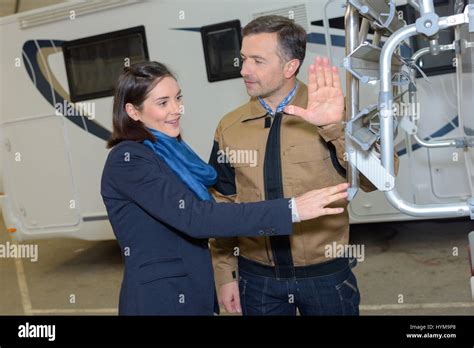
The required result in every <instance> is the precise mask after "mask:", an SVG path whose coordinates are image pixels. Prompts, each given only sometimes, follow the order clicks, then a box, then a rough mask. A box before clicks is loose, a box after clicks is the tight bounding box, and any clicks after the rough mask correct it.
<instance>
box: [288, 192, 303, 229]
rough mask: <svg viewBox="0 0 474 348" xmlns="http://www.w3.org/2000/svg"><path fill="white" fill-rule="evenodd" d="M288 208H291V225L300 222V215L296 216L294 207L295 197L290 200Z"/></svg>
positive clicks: (296, 208) (295, 207)
mask: <svg viewBox="0 0 474 348" xmlns="http://www.w3.org/2000/svg"><path fill="white" fill-rule="evenodd" d="M290 206H291V221H292V222H293V223H295V222H301V219H300V215H299V214H298V207H297V206H296V199H295V197H292V198H291V200H290Z"/></svg>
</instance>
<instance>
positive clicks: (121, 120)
mask: <svg viewBox="0 0 474 348" xmlns="http://www.w3.org/2000/svg"><path fill="white" fill-rule="evenodd" d="M167 76H169V77H172V78H174V79H175V80H176V77H175V76H174V75H173V74H172V73H171V71H170V70H169V69H168V68H167V67H166V66H165V65H164V64H162V63H158V62H142V63H136V64H133V65H131V66H130V67H125V68H124V70H123V73H122V74H121V75H120V77H119V79H118V82H117V86H116V88H115V95H114V106H113V112H112V125H113V131H112V135H111V137H110V139H109V140H108V142H107V148H111V147H113V146H115V145H117V144H118V143H120V142H121V141H124V140H134V141H139V142H141V141H143V140H145V139H149V140H151V141H152V142H155V141H156V138H155V136H154V135H153V134H152V133H151V132H150V131H149V130H148V129H147V128H146V126H145V125H144V124H143V122H141V121H135V120H134V119H132V118H131V117H130V116H128V114H127V112H126V111H125V105H126V104H127V103H131V104H133V105H134V106H135V107H136V108H137V109H138V110H141V108H142V106H143V102H144V101H145V99H146V98H147V97H148V93H150V91H151V90H152V89H153V88H155V86H156V85H157V83H158V82H160V81H161V80H162V79H163V78H164V77H167Z"/></svg>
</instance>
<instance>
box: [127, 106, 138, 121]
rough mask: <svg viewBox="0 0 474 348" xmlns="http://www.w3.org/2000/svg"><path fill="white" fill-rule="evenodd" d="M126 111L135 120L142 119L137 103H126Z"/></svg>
mask: <svg viewBox="0 0 474 348" xmlns="http://www.w3.org/2000/svg"><path fill="white" fill-rule="evenodd" d="M125 112H126V113H127V114H128V116H129V117H130V118H132V119H133V120H135V121H140V112H139V111H138V110H137V108H136V107H135V105H133V104H131V103H127V104H125Z"/></svg>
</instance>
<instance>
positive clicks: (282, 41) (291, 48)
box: [243, 15, 306, 75]
mask: <svg viewBox="0 0 474 348" xmlns="http://www.w3.org/2000/svg"><path fill="white" fill-rule="evenodd" d="M260 33H277V38H278V48H279V52H278V53H279V56H280V58H281V60H282V61H284V62H288V61H290V60H292V59H298V60H299V61H300V67H301V64H302V63H303V60H304V56H305V54H306V31H305V30H304V29H303V27H302V26H301V25H299V24H296V23H295V22H294V21H292V20H291V19H288V18H286V17H283V16H276V15H270V16H261V17H257V18H255V19H254V20H252V21H251V22H250V23H249V24H247V25H246V26H245V27H244V29H243V37H245V36H248V35H252V34H260ZM300 67H298V70H296V73H295V75H296V74H298V72H299V70H300Z"/></svg>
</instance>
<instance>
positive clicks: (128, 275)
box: [101, 141, 292, 315]
mask: <svg viewBox="0 0 474 348" xmlns="http://www.w3.org/2000/svg"><path fill="white" fill-rule="evenodd" d="M101 195H102V198H103V200H104V203H105V206H106V208H107V213H108V217H109V220H110V223H111V225H112V228H113V231H114V234H115V236H116V237H117V240H118V243H119V245H120V247H121V249H122V253H123V258H124V261H125V270H124V277H123V282H122V286H121V290H120V301H119V314H120V315H212V314H213V313H214V312H215V311H218V306H217V303H216V296H215V284H214V273H213V268H212V263H211V254H210V251H209V249H208V240H207V238H210V237H235V236H253V237H254V236H265V235H284V234H291V232H292V222H291V209H290V206H289V199H276V200H270V201H265V202H258V203H245V204H243V203H242V204H238V203H214V202H209V201H201V200H200V199H199V198H197V196H196V195H195V194H194V193H193V192H192V191H191V190H189V188H188V187H187V186H186V185H185V184H184V183H183V182H182V181H181V179H180V178H179V177H178V176H177V175H176V174H175V173H174V172H173V171H172V170H171V169H170V168H169V167H168V166H167V165H166V163H165V162H163V161H162V160H161V159H160V158H159V157H158V156H157V155H156V154H155V153H154V152H153V151H152V150H151V149H150V148H149V147H147V146H146V145H143V144H142V143H139V142H135V141H123V142H121V143H119V144H118V145H116V146H114V147H113V149H112V150H111V151H110V153H109V155H108V158H107V161H106V163H105V167H104V171H103V173H102V183H101Z"/></svg>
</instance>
